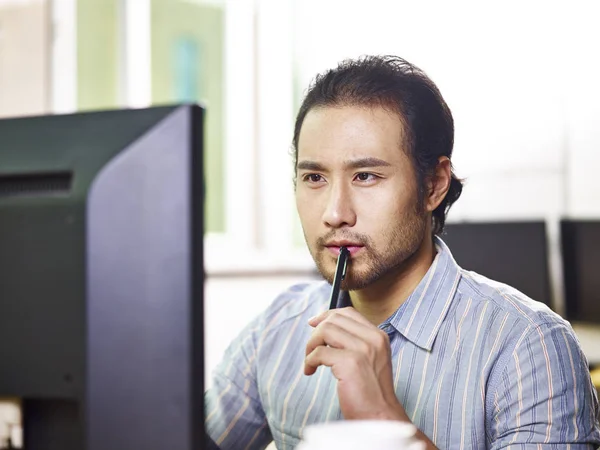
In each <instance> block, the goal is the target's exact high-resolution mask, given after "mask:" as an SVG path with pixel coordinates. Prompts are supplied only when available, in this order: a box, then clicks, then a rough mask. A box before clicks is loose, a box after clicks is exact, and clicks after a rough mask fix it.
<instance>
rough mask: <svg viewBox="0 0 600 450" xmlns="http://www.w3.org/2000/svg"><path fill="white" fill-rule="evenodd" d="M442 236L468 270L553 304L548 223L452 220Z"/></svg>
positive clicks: (535, 298) (456, 258)
mask: <svg viewBox="0 0 600 450" xmlns="http://www.w3.org/2000/svg"><path fill="white" fill-rule="evenodd" d="M442 239H443V240H444V242H446V244H448V247H449V248H450V251H451V252H452V255H453V256H454V259H455V260H456V261H457V262H458V264H459V265H460V266H461V267H463V268H464V269H467V270H472V271H474V272H477V273H479V274H481V275H483V276H485V277H488V278H491V279H493V280H495V281H500V282H502V283H506V284H508V285H510V286H512V287H514V288H516V289H518V290H519V291H521V292H523V293H524V294H525V295H527V296H529V297H531V298H532V299H534V300H537V301H540V302H542V303H545V304H546V305H548V306H551V303H552V299H551V288H550V274H549V262H548V249H547V238H546V224H545V222H543V221H530V222H464V223H448V224H446V227H445V232H444V234H443V235H442Z"/></svg>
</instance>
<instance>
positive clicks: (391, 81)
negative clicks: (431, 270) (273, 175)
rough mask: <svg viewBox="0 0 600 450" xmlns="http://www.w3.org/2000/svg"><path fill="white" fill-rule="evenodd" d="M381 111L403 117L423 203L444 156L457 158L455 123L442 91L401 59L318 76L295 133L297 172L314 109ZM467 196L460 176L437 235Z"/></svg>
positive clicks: (373, 60)
mask: <svg viewBox="0 0 600 450" xmlns="http://www.w3.org/2000/svg"><path fill="white" fill-rule="evenodd" d="M351 105H352V106H355V105H359V106H368V107H373V106H380V107H383V108H385V109H387V110H389V111H392V112H394V113H396V114H398V115H399V117H400V120H401V121H402V123H403V125H404V128H405V132H406V142H405V144H406V145H407V149H408V151H409V156H410V158H411V160H412V162H413V164H414V167H415V171H416V173H417V182H418V186H419V196H420V199H419V200H420V201H422V200H423V198H424V195H425V186H426V181H427V178H428V177H429V176H431V175H432V174H433V173H434V171H435V168H436V166H437V164H438V158H439V157H440V156H447V157H448V158H450V157H451V156H452V147H453V145H454V120H453V119H452V113H451V112H450V108H448V105H447V104H446V102H445V101H444V99H443V98H442V95H441V94H440V91H439V90H438V88H437V86H436V85H435V84H434V83H433V81H431V80H430V79H429V77H428V76H427V75H426V74H425V73H424V72H423V71H422V70H421V69H419V68H418V67H416V66H414V65H412V64H410V63H409V62H408V61H406V60H404V59H402V58H399V57H396V56H365V57H362V58H359V59H356V60H345V61H342V62H341V63H340V64H339V65H338V67H336V68H335V69H331V70H328V71H326V72H324V73H322V74H320V75H317V77H316V78H315V80H314V81H313V82H312V84H311V85H310V87H309V89H308V92H307V94H306V97H305V98H304V100H303V102H302V105H301V107H300V110H299V111H298V115H297V117H296V125H295V128H294V140H293V151H294V167H296V165H297V163H298V139H299V137H300V130H301V128H302V123H303V122H304V118H305V117H306V115H307V114H308V112H309V111H310V110H311V109H313V108H319V107H326V106H351ZM461 192H462V181H461V180H459V179H458V178H457V177H456V175H455V174H454V172H452V179H451V182H450V189H449V190H448V193H447V194H446V197H445V198H444V200H442V202H441V203H440V205H439V206H438V207H437V208H436V209H435V210H434V211H433V214H432V231H433V233H434V234H441V233H442V231H443V230H444V223H445V221H446V214H447V213H448V210H449V209H450V206H452V204H453V203H454V202H455V201H456V200H458V198H459V197H460V194H461Z"/></svg>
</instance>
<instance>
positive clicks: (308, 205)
mask: <svg viewBox="0 0 600 450" xmlns="http://www.w3.org/2000/svg"><path fill="white" fill-rule="evenodd" d="M296 209H297V211H298V217H299V218H300V223H301V224H302V227H303V228H304V232H305V233H310V231H311V228H312V227H314V226H315V225H316V223H317V222H318V221H319V218H320V209H319V204H318V202H317V201H315V199H314V198H311V197H310V196H308V195H306V194H303V193H296Z"/></svg>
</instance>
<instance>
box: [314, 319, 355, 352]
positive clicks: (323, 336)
mask: <svg viewBox="0 0 600 450" xmlns="http://www.w3.org/2000/svg"><path fill="white" fill-rule="evenodd" d="M359 339H360V338H358V336H356V335H354V334H352V333H350V332H348V330H345V329H344V328H342V327H340V326H339V325H336V324H335V323H332V322H323V323H322V324H321V325H319V326H318V327H317V328H316V329H315V331H313V333H312V334H311V336H310V338H309V339H308V342H307V343H306V352H305V354H306V355H308V354H310V353H311V352H312V351H313V350H314V349H315V348H317V347H319V346H330V347H333V348H340V349H342V348H346V347H348V346H349V347H352V348H356V347H357V346H358V344H357V343H356V342H355V341H356V340H359Z"/></svg>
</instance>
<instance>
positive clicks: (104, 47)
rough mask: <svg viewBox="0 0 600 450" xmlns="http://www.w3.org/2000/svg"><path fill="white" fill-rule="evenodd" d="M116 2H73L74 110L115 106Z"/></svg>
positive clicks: (117, 25) (87, 0) (117, 36)
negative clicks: (75, 57) (75, 64)
mask: <svg viewBox="0 0 600 450" xmlns="http://www.w3.org/2000/svg"><path fill="white" fill-rule="evenodd" d="M118 39H119V2H118V0H77V103H78V104H77V107H78V109H79V110H90V109H106V108H114V107H116V106H117V105H118V76H119V71H118V61H119V47H118V46H119V42H118Z"/></svg>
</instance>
